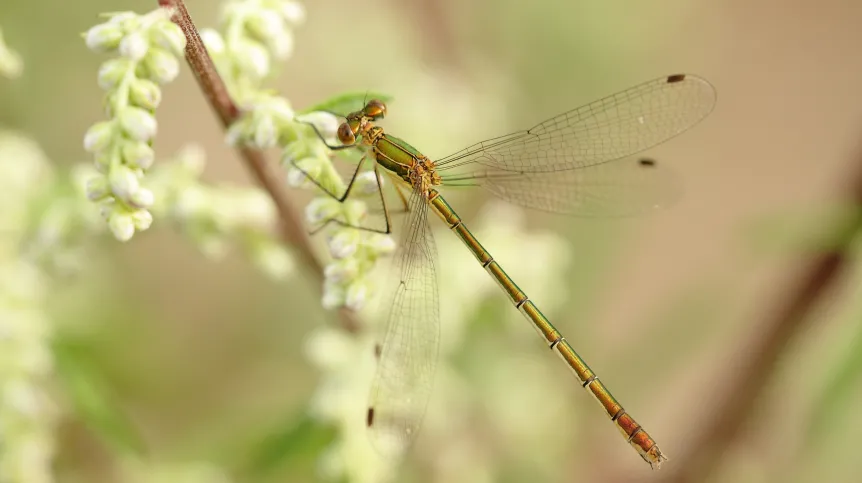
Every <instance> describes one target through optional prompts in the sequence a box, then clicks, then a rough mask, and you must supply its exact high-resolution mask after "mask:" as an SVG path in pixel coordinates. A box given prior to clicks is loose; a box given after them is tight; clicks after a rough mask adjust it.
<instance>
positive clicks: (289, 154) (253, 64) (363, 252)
mask: <svg viewBox="0 0 862 483" xmlns="http://www.w3.org/2000/svg"><path fill="white" fill-rule="evenodd" d="M303 19H304V13H303V10H302V7H301V6H300V4H298V3H297V2H293V1H277V0H237V1H232V2H228V4H227V5H226V7H225V9H224V10H223V12H222V24H223V27H224V30H225V32H226V34H225V36H224V37H222V35H220V34H219V33H218V32H216V31H213V30H205V31H202V32H201V37H202V38H203V40H204V43H205V44H206V46H207V50H208V51H209V52H210V55H211V56H212V57H213V60H214V62H215V64H216V66H217V67H218V69H219V73H221V74H222V76H223V78H224V79H225V82H226V83H227V85H228V88H229V90H230V91H231V94H232V95H233V97H234V98H235V99H237V103H238V104H239V106H240V107H241V109H242V110H243V112H244V115H243V116H242V117H241V118H240V119H239V120H237V121H236V122H234V123H233V124H232V125H231V126H230V128H229V129H228V134H227V142H228V143H229V144H231V145H241V144H244V145H250V146H254V147H256V148H259V149H268V148H272V147H275V146H282V147H283V148H284V151H283V154H282V163H283V164H284V165H285V167H286V168H287V170H288V175H287V179H288V184H290V185H291V186H294V187H305V188H309V189H317V186H316V185H315V184H314V183H312V182H311V181H310V180H309V179H308V177H310V178H312V179H314V180H315V181H316V182H317V183H318V184H320V186H321V187H322V188H323V189H325V190H326V191H328V192H329V193H334V194H341V193H343V192H344V190H345V189H346V185H345V183H344V181H343V180H342V179H341V177H340V175H339V173H338V171H337V170H336V169H335V167H334V166H333V165H332V161H331V159H330V156H331V152H330V150H329V149H328V148H327V147H326V144H324V142H323V141H322V140H321V139H320V138H319V137H318V136H317V134H316V133H315V132H314V130H313V129H312V128H311V127H310V126H308V123H311V124H313V125H314V126H316V127H317V129H318V131H319V132H320V133H321V134H322V135H323V136H324V137H325V138H326V139H327V142H329V143H331V144H337V142H336V141H335V131H336V129H337V128H338V119H336V118H335V116H333V115H332V114H329V113H325V112H313V113H309V114H305V115H303V116H296V115H295V113H294V111H293V109H292V108H291V107H290V104H289V103H288V102H287V100H286V99H284V98H282V97H278V96H276V95H274V94H272V93H271V92H269V91H266V90H264V89H263V87H262V80H263V79H264V78H265V77H266V76H267V75H269V74H270V72H271V70H272V59H279V60H283V59H284V58H286V57H287V56H289V55H290V53H291V52H292V45H293V44H292V40H291V39H292V37H291V32H290V30H289V28H290V27H291V26H294V25H297V24H298V23H300V22H301V21H302V20H303ZM306 175H308V177H306ZM353 189H354V191H353V192H352V194H355V195H359V196H352V199H348V200H346V201H345V202H344V203H339V202H338V201H337V200H335V199H333V198H332V197H331V196H326V195H323V196H320V197H318V198H316V199H315V200H314V201H312V202H311V203H310V204H309V205H308V207H307V209H306V215H307V218H308V221H309V224H310V225H312V227H316V226H319V225H320V224H321V223H325V222H327V221H328V220H338V221H340V222H341V223H344V224H348V225H353V226H362V224H363V221H364V220H365V218H366V216H367V212H368V208H367V205H366V203H365V202H363V201H361V200H360V199H357V198H359V197H361V196H362V195H366V196H370V195H373V196H379V195H378V194H377V193H376V190H377V183H376V181H375V179H374V178H373V173H364V174H363V175H362V176H360V178H359V179H357V182H356V185H355V186H354V188H353ZM326 239H327V242H328V246H329V250H330V253H331V254H332V257H333V258H334V259H335V261H333V262H332V263H330V264H329V265H328V266H327V267H326V272H325V282H324V293H323V305H324V306H325V307H327V308H337V307H343V306H346V307H349V308H351V309H354V310H358V309H360V308H361V307H362V306H363V305H364V304H365V302H366V301H367V299H368V297H369V295H370V284H369V283H368V277H367V275H368V274H369V272H370V271H371V269H372V268H373V267H374V265H375V262H376V261H377V259H378V258H379V257H380V256H382V255H386V254H389V253H391V252H392V251H393V250H394V248H395V244H394V242H393V241H392V239H391V238H390V237H388V236H385V235H381V234H377V233H373V232H368V231H364V230H356V229H354V228H349V227H345V226H343V225H338V224H331V228H329V231H328V233H327V238H326Z"/></svg>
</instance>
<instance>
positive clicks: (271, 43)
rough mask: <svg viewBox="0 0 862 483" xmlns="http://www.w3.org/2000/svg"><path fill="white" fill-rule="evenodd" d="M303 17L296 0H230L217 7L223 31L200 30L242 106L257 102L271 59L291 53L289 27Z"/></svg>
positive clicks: (285, 57) (224, 78)
mask: <svg viewBox="0 0 862 483" xmlns="http://www.w3.org/2000/svg"><path fill="white" fill-rule="evenodd" d="M304 21H305V9H304V8H303V7H302V5H301V4H300V3H299V2H295V1H291V0H231V1H228V2H225V5H224V7H223V9H222V11H221V18H220V24H221V30H222V32H224V35H222V34H220V33H219V32H218V31H215V30H212V29H202V30H201V38H202V39H203V41H204V44H205V45H206V47H207V51H208V52H209V54H210V56H211V57H212V59H213V62H215V65H216V68H217V69H218V71H219V74H220V75H221V76H222V79H223V80H224V81H225V83H226V84H227V86H228V90H229V91H230V94H231V97H233V98H234V100H235V101H236V102H237V104H238V105H239V106H240V107H241V108H242V109H244V110H251V107H253V106H252V104H255V103H260V102H259V101H258V102H256V101H255V100H256V99H258V98H259V97H260V96H261V95H262V93H261V88H260V86H261V81H263V79H264V78H266V77H267V76H269V75H270V73H271V72H272V68H273V64H274V63H275V62H274V61H284V60H287V58H288V57H290V55H291V54H292V53H293V32H292V31H291V29H292V28H293V27H295V26H297V25H299V24H301V23H302V22H304ZM266 97H273V96H266ZM288 109H289V108H288ZM289 117H291V118H292V117H293V114H292V112H291V114H290V116H289Z"/></svg>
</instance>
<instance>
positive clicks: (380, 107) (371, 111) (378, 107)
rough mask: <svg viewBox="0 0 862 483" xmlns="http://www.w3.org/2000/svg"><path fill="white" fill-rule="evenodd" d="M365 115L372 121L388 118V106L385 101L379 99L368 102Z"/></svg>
mask: <svg viewBox="0 0 862 483" xmlns="http://www.w3.org/2000/svg"><path fill="white" fill-rule="evenodd" d="M364 111H365V115H366V116H368V117H370V118H371V119H377V118H378V117H385V116H386V104H384V103H383V101H381V100H378V99H372V100H370V101H368V104H366V105H365V109H364Z"/></svg>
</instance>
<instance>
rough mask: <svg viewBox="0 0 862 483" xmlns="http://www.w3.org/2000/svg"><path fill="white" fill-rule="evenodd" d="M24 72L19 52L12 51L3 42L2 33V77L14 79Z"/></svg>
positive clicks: (0, 42)
mask: <svg viewBox="0 0 862 483" xmlns="http://www.w3.org/2000/svg"><path fill="white" fill-rule="evenodd" d="M23 70H24V62H23V61H22V60H21V56H20V55H18V53H17V52H15V51H13V50H10V49H9V47H7V46H6V42H5V41H4V40H3V32H2V31H0V76H3V77H8V78H10V79H14V78H15V77H18V76H20V75H21V72H23Z"/></svg>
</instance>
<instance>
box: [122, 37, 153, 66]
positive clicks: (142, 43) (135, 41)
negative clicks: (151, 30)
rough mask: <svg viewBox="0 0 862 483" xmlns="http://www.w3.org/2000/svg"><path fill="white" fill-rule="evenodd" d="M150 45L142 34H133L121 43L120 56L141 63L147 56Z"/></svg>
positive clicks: (124, 38)
mask: <svg viewBox="0 0 862 483" xmlns="http://www.w3.org/2000/svg"><path fill="white" fill-rule="evenodd" d="M149 49H150V44H149V42H148V41H147V38H146V37H144V35H143V34H142V33H140V32H132V33H130V34H129V35H126V36H125V37H123V40H121V41H120V48H119V52H120V55H122V56H123V57H126V58H127V59H131V60H134V61H139V60H141V59H143V58H144V56H145V55H147V51H148V50H149Z"/></svg>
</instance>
